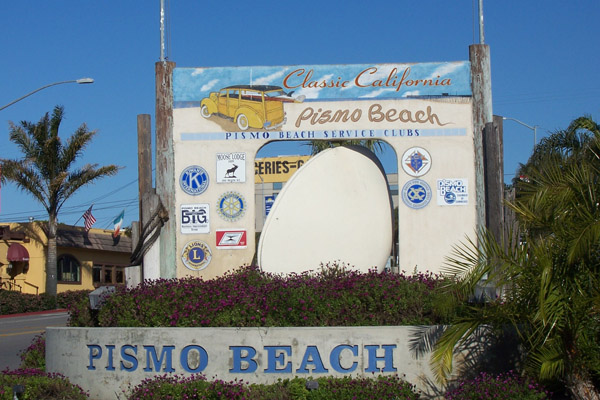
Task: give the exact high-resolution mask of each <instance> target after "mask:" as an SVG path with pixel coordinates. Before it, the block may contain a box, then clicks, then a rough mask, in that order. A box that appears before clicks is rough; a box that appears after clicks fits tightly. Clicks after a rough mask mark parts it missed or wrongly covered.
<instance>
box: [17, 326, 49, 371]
mask: <svg viewBox="0 0 600 400" xmlns="http://www.w3.org/2000/svg"><path fill="white" fill-rule="evenodd" d="M19 356H20V357H21V368H22V369H39V370H41V371H44V370H45V369H46V338H45V334H44V333H42V334H40V335H36V336H35V337H34V338H33V340H32V341H31V344H30V345H29V347H27V348H26V349H25V350H23V351H21V352H20V354H19Z"/></svg>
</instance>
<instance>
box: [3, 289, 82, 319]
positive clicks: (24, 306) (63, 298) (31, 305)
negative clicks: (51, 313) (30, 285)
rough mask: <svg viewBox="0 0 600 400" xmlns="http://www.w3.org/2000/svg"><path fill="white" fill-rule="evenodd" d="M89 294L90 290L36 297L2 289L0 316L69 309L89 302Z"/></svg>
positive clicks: (44, 294)
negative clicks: (74, 305)
mask: <svg viewBox="0 0 600 400" xmlns="http://www.w3.org/2000/svg"><path fill="white" fill-rule="evenodd" d="M89 293H90V291H89V290H70V291H66V292H62V293H58V294H57V295H56V297H54V296H50V295H48V294H46V293H42V294H40V295H36V294H29V293H21V292H15V291H12V290H4V289H0V315H7V314H20V313H27V312H35V311H47V310H55V309H56V308H68V306H69V305H70V304H73V303H77V302H80V301H82V300H83V299H86V300H87V298H88V294H89Z"/></svg>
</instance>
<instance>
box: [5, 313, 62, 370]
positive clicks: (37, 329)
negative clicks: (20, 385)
mask: <svg viewBox="0 0 600 400" xmlns="http://www.w3.org/2000/svg"><path fill="white" fill-rule="evenodd" d="M68 319H69V314H68V313H67V312H66V311H58V312H57V311H50V312H44V313H31V314H18V315H15V316H10V315H8V316H0V371H3V370H5V369H6V368H9V369H15V368H18V367H19V365H20V364H21V358H20V357H19V353H20V352H21V351H22V350H25V349H26V348H27V347H28V346H29V345H30V344H31V341H32V340H33V338H34V337H35V336H36V335H39V334H40V333H42V332H44V331H45V330H46V328H47V327H51V326H67V321H68Z"/></svg>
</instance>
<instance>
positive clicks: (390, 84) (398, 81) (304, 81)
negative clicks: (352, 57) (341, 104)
mask: <svg viewBox="0 0 600 400" xmlns="http://www.w3.org/2000/svg"><path fill="white" fill-rule="evenodd" d="M378 71H379V69H378V68H377V67H370V68H367V69H365V70H362V71H360V72H359V73H358V74H357V75H356V76H355V77H354V79H353V80H350V79H344V78H342V77H341V76H338V77H337V78H330V79H320V80H319V79H315V80H313V79H312V78H313V74H314V70H312V69H309V70H308V71H307V70H305V69H304V68H299V69H297V70H294V71H292V72H290V73H289V74H288V75H287V76H286V77H285V78H283V86H284V87H286V88H288V89H297V88H313V89H314V88H347V87H350V86H351V84H352V83H353V84H354V85H355V86H356V87H361V88H395V89H396V92H399V91H400V89H402V87H403V86H406V87H417V86H450V85H452V79H450V78H442V77H441V75H437V76H436V77H435V78H428V79H410V67H406V68H405V69H404V71H402V74H401V75H399V71H398V68H392V69H391V70H390V72H389V73H388V74H387V76H385V78H380V75H381V74H378Z"/></svg>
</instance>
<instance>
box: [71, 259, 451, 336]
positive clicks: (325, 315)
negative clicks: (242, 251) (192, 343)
mask: <svg viewBox="0 0 600 400" xmlns="http://www.w3.org/2000/svg"><path fill="white" fill-rule="evenodd" d="M440 283H441V278H439V277H437V276H434V275H431V274H416V275H412V276H407V275H405V274H392V273H377V272H374V271H373V272H368V273H361V272H358V271H353V270H348V269H345V268H343V266H342V267H340V266H338V265H333V266H326V267H325V268H323V269H322V271H321V272H318V273H303V274H292V275H286V276H281V275H275V274H269V273H264V272H261V271H260V270H259V269H258V268H257V267H243V268H240V269H238V270H237V271H235V272H231V273H228V274H225V275H224V276H221V277H218V278H215V279H211V280H206V281H205V280H203V279H200V278H189V277H188V278H182V279H169V280H165V279H162V280H156V281H146V282H144V283H143V284H141V285H139V286H137V287H134V288H119V289H118V290H117V292H116V293H115V294H113V295H111V296H110V297H108V298H107V299H106V302H105V304H104V305H103V306H102V308H101V309H100V312H99V315H98V321H99V326H123V327H138V326H139V327H159V326H160V327H168V326H177V327H204V326H210V327H228V326H232V327H254V326H377V325H422V324H440V323H447V322H449V321H450V320H451V317H452V316H453V315H455V313H456V312H457V311H456V310H457V306H456V303H455V300H454V299H453V298H452V297H451V296H449V295H443V294H441V293H439V291H437V290H436V288H437V287H438V286H439V285H440ZM70 312H71V321H70V323H71V325H72V326H90V325H91V324H92V318H91V317H90V315H89V312H88V310H87V304H86V303H82V304H80V305H79V306H76V307H72V308H71V309H70Z"/></svg>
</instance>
